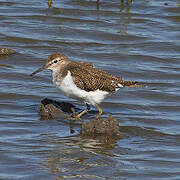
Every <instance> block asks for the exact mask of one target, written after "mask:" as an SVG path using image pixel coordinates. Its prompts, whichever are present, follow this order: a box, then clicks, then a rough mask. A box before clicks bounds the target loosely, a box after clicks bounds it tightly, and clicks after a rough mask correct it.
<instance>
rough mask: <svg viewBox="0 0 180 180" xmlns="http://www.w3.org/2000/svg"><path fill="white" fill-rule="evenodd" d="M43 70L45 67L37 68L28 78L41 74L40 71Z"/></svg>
mask: <svg viewBox="0 0 180 180" xmlns="http://www.w3.org/2000/svg"><path fill="white" fill-rule="evenodd" d="M45 69H46V67H45V66H43V67H41V68H39V69H38V70H36V71H34V72H33V73H32V74H30V76H34V75H35V74H37V73H39V72H41V71H43V70H45Z"/></svg>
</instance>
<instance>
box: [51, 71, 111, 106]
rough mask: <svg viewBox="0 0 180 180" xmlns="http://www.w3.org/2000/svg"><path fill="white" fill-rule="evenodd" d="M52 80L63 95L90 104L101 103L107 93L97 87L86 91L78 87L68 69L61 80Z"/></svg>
mask: <svg viewBox="0 0 180 180" xmlns="http://www.w3.org/2000/svg"><path fill="white" fill-rule="evenodd" d="M53 82H54V84H55V85H56V87H58V88H59V89H60V91H61V92H62V93H63V94H64V95H65V96H68V97H70V98H73V99H78V100H81V101H83V102H85V103H89V104H92V105H95V104H99V103H101V102H102V101H103V100H104V98H105V97H106V96H107V95H108V94H109V93H108V92H106V91H101V90H99V89H98V90H96V91H89V92H87V91H85V90H82V89H80V88H78V87H77V86H76V85H75V83H74V81H73V77H72V76H71V72H70V71H68V73H67V75H66V77H65V78H64V79H63V80H62V81H61V82H59V81H56V80H55V79H53Z"/></svg>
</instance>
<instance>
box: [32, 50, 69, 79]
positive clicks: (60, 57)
mask: <svg viewBox="0 0 180 180" xmlns="http://www.w3.org/2000/svg"><path fill="white" fill-rule="evenodd" d="M68 62H69V60H68V58H67V57H66V56H65V55H64V54H62V53H56V54H52V55H50V56H49V57H48V58H47V60H46V63H45V65H44V66H42V67H41V68H39V69H38V70H36V71H34V72H33V73H32V74H31V75H30V76H34V75H35V74H37V73H39V72H41V71H43V70H46V69H50V70H52V71H56V70H57V69H60V68H61V67H63V66H65V65H66V64H67V63H68Z"/></svg>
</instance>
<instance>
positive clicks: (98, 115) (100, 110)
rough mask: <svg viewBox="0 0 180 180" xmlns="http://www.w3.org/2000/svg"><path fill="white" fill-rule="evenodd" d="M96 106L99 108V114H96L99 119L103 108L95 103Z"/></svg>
mask: <svg viewBox="0 0 180 180" xmlns="http://www.w3.org/2000/svg"><path fill="white" fill-rule="evenodd" d="M95 107H96V108H97V109H98V111H99V112H98V114H97V116H96V119H99V118H100V116H101V114H102V109H101V108H100V107H99V106H98V105H97V104H96V105H95Z"/></svg>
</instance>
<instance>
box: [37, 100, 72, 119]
mask: <svg viewBox="0 0 180 180" xmlns="http://www.w3.org/2000/svg"><path fill="white" fill-rule="evenodd" d="M72 108H73V109H75V106H74V105H72V104H71V103H67V102H58V101H54V100H51V99H47V98H46V99H43V100H42V101H41V103H40V106H39V108H38V112H39V114H40V115H41V116H42V117H43V118H44V119H54V118H58V117H61V118H67V117H68V114H70V113H72Z"/></svg>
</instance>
